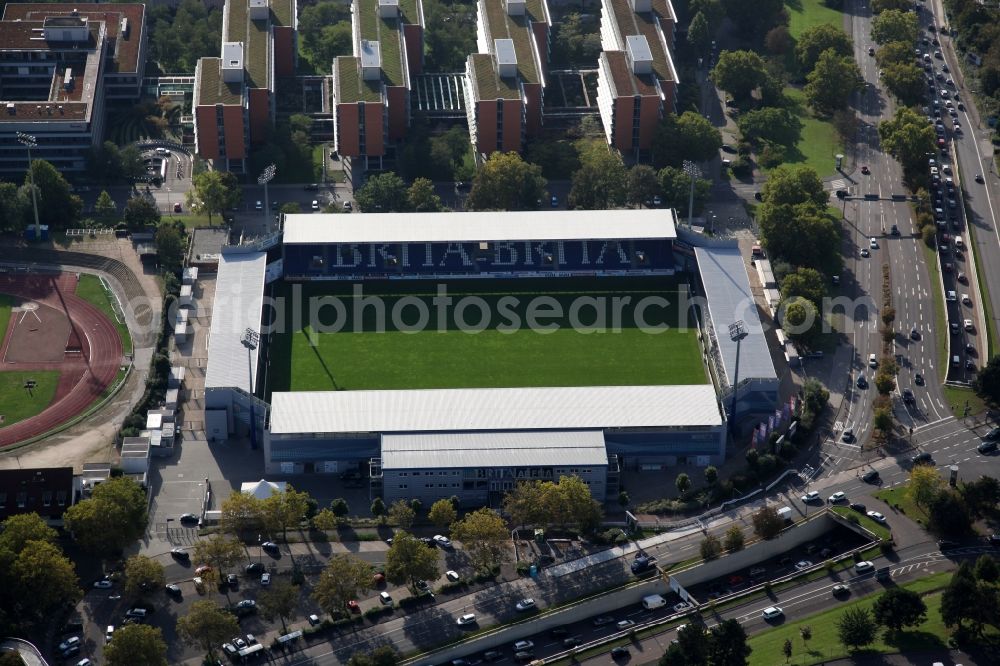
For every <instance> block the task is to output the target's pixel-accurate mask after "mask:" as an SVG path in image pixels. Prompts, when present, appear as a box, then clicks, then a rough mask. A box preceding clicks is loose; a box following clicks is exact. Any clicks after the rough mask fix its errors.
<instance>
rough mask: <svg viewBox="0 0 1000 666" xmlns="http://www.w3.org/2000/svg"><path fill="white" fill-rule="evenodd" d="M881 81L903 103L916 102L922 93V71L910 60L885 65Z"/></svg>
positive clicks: (912, 103) (913, 103)
mask: <svg viewBox="0 0 1000 666" xmlns="http://www.w3.org/2000/svg"><path fill="white" fill-rule="evenodd" d="M882 83H884V84H885V87H886V88H887V89H888V90H889V92H891V93H892V94H893V95H895V96H896V98H897V99H899V101H900V102H902V103H903V104H905V105H915V104H917V103H918V102H920V100H921V99H922V97H923V94H924V72H923V70H921V69H920V68H919V67H917V66H916V65H914V64H913V63H910V62H907V63H904V64H896V63H891V64H888V65H885V66H884V67H883V69H882Z"/></svg>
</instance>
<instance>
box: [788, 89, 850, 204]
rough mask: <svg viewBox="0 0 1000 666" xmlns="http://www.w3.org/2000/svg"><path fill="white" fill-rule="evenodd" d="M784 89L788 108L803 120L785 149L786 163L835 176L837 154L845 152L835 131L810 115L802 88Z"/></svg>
mask: <svg viewBox="0 0 1000 666" xmlns="http://www.w3.org/2000/svg"><path fill="white" fill-rule="evenodd" d="M784 92H785V97H786V98H788V99H789V100H790V102H791V103H792V105H791V106H790V107H789V109H790V110H791V111H792V112H793V113H795V114H796V115H797V116H798V118H799V120H800V121H801V122H802V131H801V132H800V133H799V140H798V141H797V142H796V144H795V145H794V146H792V147H791V148H790V149H789V150H788V154H787V158H786V160H785V164H791V165H795V164H800V165H802V166H808V167H812V168H813V169H815V170H816V173H818V174H819V177H820V178H826V177H828V176H832V175H834V174H835V173H836V172H837V157H836V156H837V154H838V153H839V154H843V153H844V146H843V144H842V143H841V141H840V137H838V136H837V131H836V130H835V129H834V128H833V125H832V124H831V123H830V122H828V121H826V120H823V119H821V118H816V117H815V116H813V114H812V112H811V111H810V110H809V105H808V104H806V97H805V93H803V92H802V90H801V89H799V88H793V87H791V86H789V87H787V88H785V91H784ZM838 216H839V215H838Z"/></svg>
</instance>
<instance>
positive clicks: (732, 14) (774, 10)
mask: <svg viewBox="0 0 1000 666" xmlns="http://www.w3.org/2000/svg"><path fill="white" fill-rule="evenodd" d="M722 6H723V7H724V8H725V10H726V16H728V17H729V20H730V21H732V22H733V26H734V28H735V29H736V30H737V31H738V32H740V33H742V34H744V35H756V34H763V33H764V32H766V26H769V25H772V24H773V23H774V22H775V19H776V18H777V17H778V15H779V13H780V12H781V9H782V7H783V6H784V3H783V2H782V0H758V1H757V2H751V3H747V2H745V1H744V0H722Z"/></svg>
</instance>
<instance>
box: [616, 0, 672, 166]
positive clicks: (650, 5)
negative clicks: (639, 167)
mask: <svg viewBox="0 0 1000 666" xmlns="http://www.w3.org/2000/svg"><path fill="white" fill-rule="evenodd" d="M675 16H676V15H675V14H674V8H673V6H672V5H671V3H670V0H601V46H602V47H603V49H604V51H603V52H602V53H601V56H600V58H599V60H598V80H597V106H598V109H599V111H600V113H601V120H602V122H603V123H604V132H605V134H606V135H607V139H608V143H609V144H610V145H611V146H612V147H614V148H615V149H617V150H619V151H621V152H622V153H624V154H627V155H632V156H633V157H636V158H638V157H640V156H641V155H642V153H643V152H645V151H648V150H649V149H650V147H651V145H652V142H653V135H654V133H655V131H656V126H657V123H658V122H659V120H660V118H661V117H662V115H663V114H664V113H666V112H670V111H673V110H674V105H675V103H676V97H677V85H678V83H679V81H678V77H677V70H676V68H675V67H674V61H673V57H672V56H671V52H670V51H671V49H672V48H673V43H674V29H675V24H676V19H675Z"/></svg>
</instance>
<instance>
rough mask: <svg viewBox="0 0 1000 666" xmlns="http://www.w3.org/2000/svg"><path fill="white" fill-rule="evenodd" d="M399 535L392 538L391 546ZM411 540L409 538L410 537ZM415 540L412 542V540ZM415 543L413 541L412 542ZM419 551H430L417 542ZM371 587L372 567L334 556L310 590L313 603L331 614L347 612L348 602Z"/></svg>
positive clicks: (354, 558) (350, 558)
mask: <svg viewBox="0 0 1000 666" xmlns="http://www.w3.org/2000/svg"><path fill="white" fill-rule="evenodd" d="M402 534H406V533H405V532H401V533H400V534H397V535H396V537H395V538H394V539H393V546H395V545H396V542H397V541H398V540H399V537H400V535H402ZM410 538H411V539H412V537H410ZM414 540H415V539H414ZM415 541H416V540H415ZM416 542H417V543H418V544H419V545H420V547H421V548H423V549H424V550H425V551H427V552H432V551H431V549H430V548H428V547H427V546H425V545H424V544H423V542H421V541H416ZM371 585H372V568H371V565H369V564H368V563H367V562H365V561H364V560H362V559H361V558H359V557H357V556H355V555H334V556H333V557H331V558H330V559H329V560H328V561H327V563H326V567H324V569H323V572H322V573H321V574H320V576H319V580H318V581H317V582H316V586H315V587H314V588H313V593H312V597H313V600H314V601H315V602H316V603H317V604H319V607H320V608H322V609H323V610H324V611H326V612H327V613H329V614H330V615H336V614H339V613H347V603H348V602H349V601H351V600H352V599H358V598H359V597H360V596H361V595H362V593H364V592H365V591H366V590H368V589H370V588H371Z"/></svg>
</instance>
